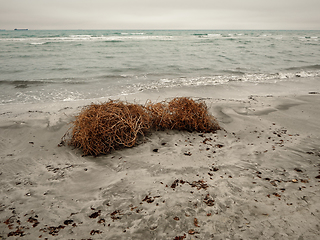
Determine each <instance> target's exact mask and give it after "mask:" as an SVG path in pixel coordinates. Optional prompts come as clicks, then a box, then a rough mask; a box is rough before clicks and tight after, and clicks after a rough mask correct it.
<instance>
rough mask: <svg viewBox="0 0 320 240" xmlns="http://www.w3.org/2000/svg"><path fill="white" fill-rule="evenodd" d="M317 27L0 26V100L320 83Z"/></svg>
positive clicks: (96, 97)
mask: <svg viewBox="0 0 320 240" xmlns="http://www.w3.org/2000/svg"><path fill="white" fill-rule="evenodd" d="M319 40H320V31H248V30H247V31H240V30H237V31H230V30H224V31H217V30H211V31H209V30H189V31H187V30H177V31H173V30H171V31H163V30H157V31H154V30H143V31H142V30H136V31H133V30H130V31H128V30H127V31H125V30H121V31H117V30H50V31H44V30H29V31H0V104H2V105H3V104H11V103H43V102H44V103H45V102H59V101H76V100H80V99H93V100H99V99H102V98H109V97H110V98H117V97H119V96H126V95H132V94H136V93H141V92H148V91H152V92H154V93H156V92H157V91H158V92H161V91H162V92H164V91H166V90H168V91H175V90H179V89H181V88H190V89H191V88H194V89H196V88H207V87H208V88H209V87H210V89H219V88H220V89H221V88H224V89H225V88H228V87H229V86H233V87H234V86H238V87H239V88H241V86H244V85H249V86H252V87H253V86H262V87H263V86H265V84H269V85H270V84H271V85H272V84H274V83H279V82H284V83H291V82H292V83H294V82H297V81H298V82H299V83H300V84H301V86H303V85H304V83H307V82H308V81H311V80H312V84H314V85H316V86H315V89H316V90H317V89H319V85H320V84H319V83H320V80H319V79H320V42H319Z"/></svg>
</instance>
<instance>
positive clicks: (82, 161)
mask: <svg viewBox="0 0 320 240" xmlns="http://www.w3.org/2000/svg"><path fill="white" fill-rule="evenodd" d="M206 102H207V104H208V106H209V110H210V112H211V113H212V114H213V115H214V116H215V117H216V118H217V119H218V121H219V123H220V125H221V126H222V127H223V130H220V131H218V132H217V133H216V134H200V133H189V132H178V131H164V132H153V133H152V134H150V135H148V136H146V138H145V140H144V143H142V144H140V145H139V146H136V147H134V148H131V149H124V150H121V151H116V152H113V153H111V154H110V155H107V156H100V157H97V158H94V157H81V152H79V151H78V150H75V149H72V148H70V147H68V146H61V147H59V146H58V144H59V142H60V138H61V137H62V136H63V135H64V133H65V132H66V131H67V129H68V127H69V126H68V124H67V123H68V122H70V121H71V119H72V115H73V114H75V113H76V112H78V111H79V108H77V106H76V105H74V106H71V105H70V104H69V105H68V104H67V103H66V104H65V105H59V106H56V105H54V104H53V105H52V106H42V107H41V105H37V106H33V105H21V106H15V107H12V106H11V107H10V108H9V107H4V106H1V112H0V193H1V195H0V221H1V222H0V239H299V240H302V239H319V237H320V212H319V211H320V201H319V199H320V182H319V181H320V148H319V146H320V139H319V136H320V124H319V119H320V111H319V106H320V95H318V94H309V95H300V96H281V97H280V96H273V97H272V96H269V97H267V96H261V97H258V96H256V97H250V98H248V99H245V100H226V99H206ZM79 105H81V103H79ZM12 109H13V110H12Z"/></svg>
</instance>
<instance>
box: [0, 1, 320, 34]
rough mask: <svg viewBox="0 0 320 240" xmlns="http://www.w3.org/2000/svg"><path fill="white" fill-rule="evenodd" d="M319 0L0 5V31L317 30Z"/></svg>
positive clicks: (58, 2)
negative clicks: (19, 29)
mask: <svg viewBox="0 0 320 240" xmlns="http://www.w3.org/2000/svg"><path fill="white" fill-rule="evenodd" d="M319 9H320V1H319V0H197V1H196V0H0V29H7V30H10V29H14V28H28V29H288V30H289V29H297V30H299V29H306V30H320V13H319Z"/></svg>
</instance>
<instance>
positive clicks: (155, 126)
mask: <svg viewBox="0 0 320 240" xmlns="http://www.w3.org/2000/svg"><path fill="white" fill-rule="evenodd" d="M71 124H72V126H71V128H70V129H69V130H68V131H67V133H66V134H65V135H64V136H63V137H62V141H61V142H62V143H65V142H67V143H68V144H69V145H71V146H74V147H75V148H80V149H82V151H83V155H84V156H86V155H92V156H98V155H101V154H108V153H110V152H111V151H113V150H116V149H121V148H124V147H129V148H130V147H133V146H135V145H136V144H137V141H138V138H139V137H140V136H144V135H145V134H146V133H147V132H149V131H150V130H165V129H171V130H186V131H190V132H192V131H196V132H202V133H209V132H215V131H216V130H218V129H220V127H219V124H218V122H217V121H216V119H215V118H214V117H213V116H212V115H210V114H209V113H208V109H207V106H206V104H205V102H204V101H195V100H193V99H191V98H186V97H180V98H174V99H172V100H171V101H163V102H159V103H152V102H150V101H149V102H147V103H146V104H145V105H144V106H143V105H139V104H134V103H128V102H124V101H119V100H109V101H108V102H104V103H99V104H91V105H88V106H85V107H84V108H83V109H82V110H81V112H80V113H79V114H78V115H77V116H76V117H75V120H74V121H73V122H72V123H71Z"/></svg>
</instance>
